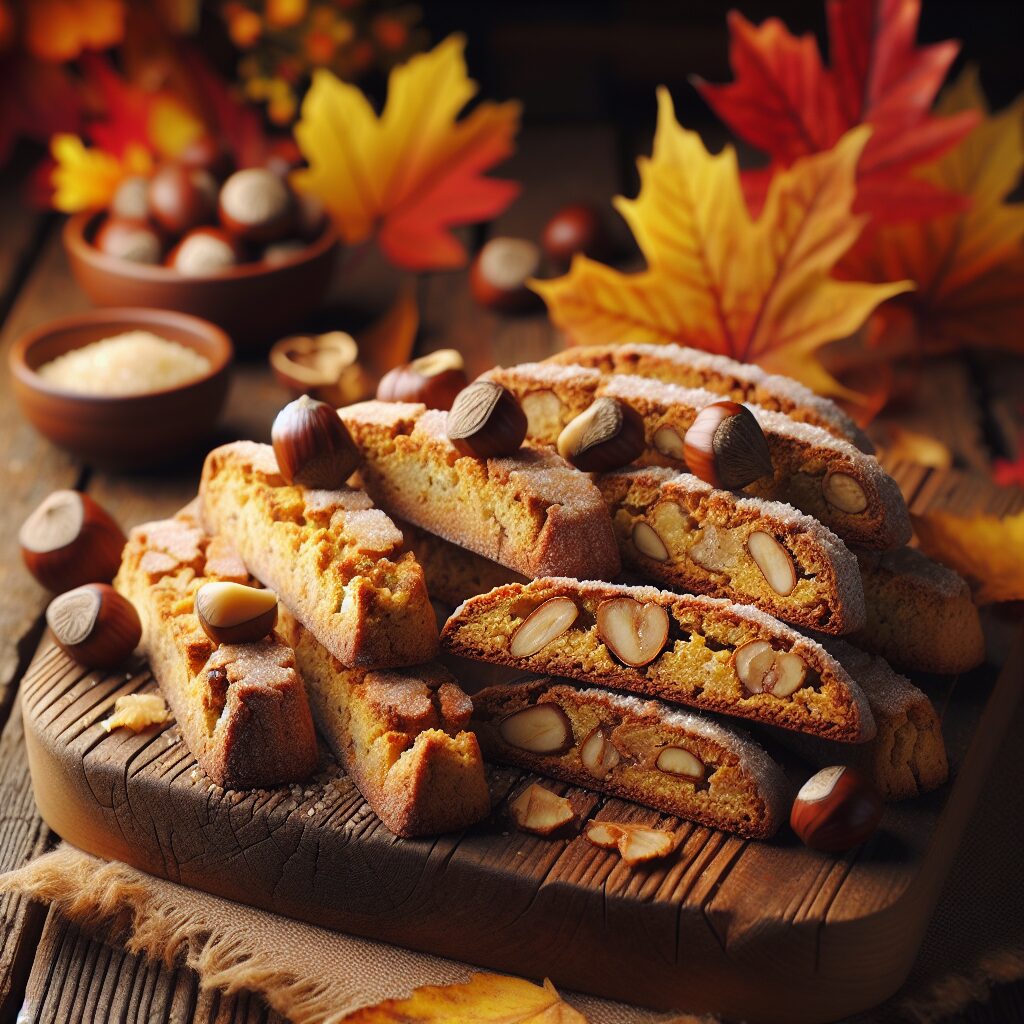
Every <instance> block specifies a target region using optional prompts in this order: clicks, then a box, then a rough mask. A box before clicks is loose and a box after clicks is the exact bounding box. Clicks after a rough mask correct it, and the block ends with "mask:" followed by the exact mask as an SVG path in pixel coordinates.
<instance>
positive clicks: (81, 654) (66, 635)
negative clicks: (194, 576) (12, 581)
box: [46, 583, 142, 668]
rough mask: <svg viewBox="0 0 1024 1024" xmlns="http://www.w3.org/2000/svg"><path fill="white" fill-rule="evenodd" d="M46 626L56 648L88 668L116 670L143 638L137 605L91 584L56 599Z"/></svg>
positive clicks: (105, 587)
mask: <svg viewBox="0 0 1024 1024" xmlns="http://www.w3.org/2000/svg"><path fill="white" fill-rule="evenodd" d="M46 624H47V625H48V626H49V627H50V630H51V631H52V632H53V636H54V639H55V640H56V641H57V646H58V647H60V649H61V650H62V651H64V653H65V654H67V655H68V656H69V657H71V658H73V659H74V660H75V661H77V662H78V663H79V664H80V665H83V666H85V667H86V668H113V667H114V666H115V665H118V664H120V663H121V662H122V661H124V660H125V658H127V657H128V656H129V655H130V654H131V653H132V651H134V650H135V648H136V647H137V646H138V643H139V640H140V639H141V638H142V624H141V623H140V622H139V616H138V613H137V612H136V611H135V607H134V605H132V603H131V602H130V601H129V600H128V599H127V598H125V597H122V596H121V595H120V594H119V593H118V592H117V591H116V590H114V588H113V587H111V586H110V585H109V584H107V583H88V584H86V585H85V586H84V587H78V588H76V589H75V590H69V591H67V592H66V593H64V594H61V595H60V596H59V597H55V598H54V599H53V600H52V601H51V602H50V605H49V607H48V608H47V609H46Z"/></svg>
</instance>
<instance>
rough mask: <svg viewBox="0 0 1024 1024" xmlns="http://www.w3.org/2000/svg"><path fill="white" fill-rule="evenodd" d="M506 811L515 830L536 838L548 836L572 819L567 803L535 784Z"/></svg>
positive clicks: (560, 797) (570, 809)
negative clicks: (514, 824)
mask: <svg viewBox="0 0 1024 1024" xmlns="http://www.w3.org/2000/svg"><path fill="white" fill-rule="evenodd" d="M508 809H509V811H510V813H511V815H512V820H513V821H514V822H515V823H516V828H518V829H519V830H520V831H521V832H533V833H534V834H535V835H538V836H549V835H551V833H552V832H557V831H558V829H560V828H562V827H563V826H564V825H568V824H569V822H570V821H572V819H573V810H572V805H571V804H570V803H569V801H568V800H566V798H565V797H564V796H559V795H558V794H557V793H552V792H551V790H550V789H546V788H545V787H544V786H542V785H540V784H539V783H537V782H534V783H533V784H532V785H530V786H528V787H527V788H526V789H524V790H523V792H522V793H520V794H519V796H517V797H516V798H515V800H513V801H512V802H511V803H510V804H509V805H508Z"/></svg>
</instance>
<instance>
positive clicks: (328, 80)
mask: <svg viewBox="0 0 1024 1024" xmlns="http://www.w3.org/2000/svg"><path fill="white" fill-rule="evenodd" d="M464 45H465V40H464V39H463V38H462V37H461V36H458V35H454V36H449V37H448V38H447V39H446V40H444V41H443V42H442V43H440V44H439V45H438V46H437V47H436V48H435V49H434V50H432V51H430V52H429V53H424V54H418V55H417V56H415V57H413V58H412V59H411V60H410V61H409V62H408V63H406V64H403V65H401V66H399V67H396V68H395V69H394V70H393V71H392V72H391V75H390V77H389V79H388V96H387V102H386V104H385V106H384V110H383V113H382V114H381V115H380V116H379V117H378V116H377V114H376V113H375V112H374V110H373V108H372V107H371V106H370V103H369V101H368V100H367V99H366V97H365V96H364V95H363V93H362V92H361V91H360V90H359V89H358V88H357V87H356V86H354V85H349V84H347V83H345V82H342V81H341V80H340V79H338V78H337V77H335V76H334V75H333V74H331V73H330V72H329V71H326V70H324V69H320V70H318V71H316V72H314V75H313V84H312V86H311V87H310V89H309V92H308V93H307V94H306V97H305V99H304V100H303V103H302V112H301V119H300V121H299V123H298V124H297V125H296V127H295V138H296V140H297V141H298V143H299V147H300V149H301V150H302V153H303V155H304V156H305V158H306V160H307V162H308V164H309V166H308V167H307V168H303V169H301V170H299V171H296V172H295V176H294V178H295V183H296V186H297V187H298V188H300V189H301V190H302V191H305V192H308V193H311V194H312V195H315V196H317V197H318V198H319V199H321V200H322V201H323V203H324V205H325V206H326V208H327V209H328V211H329V212H330V214H331V216H332V217H333V219H334V221H335V223H336V224H337V227H338V231H339V233H340V235H341V237H342V238H343V239H344V240H345V242H347V243H348V244H349V245H356V244H358V243H360V242H363V241H365V240H366V239H367V238H369V237H370V236H371V235H372V234H373V233H374V232H375V231H376V232H377V239H378V244H379V245H380V248H381V250H382V251H383V252H384V254H385V255H386V256H387V257H388V259H389V260H390V261H391V262H392V263H395V264H397V265H398V266H402V267H406V268H408V269H410V270H427V269H438V268H442V267H457V266H461V265H462V264H464V263H465V262H466V250H465V248H464V247H463V245H462V243H461V242H460V241H458V240H457V239H456V238H455V237H454V235H452V234H451V232H450V229H451V228H452V227H453V226H455V225H458V224H468V223H472V222H474V221H480V220H487V219H489V218H491V217H494V216H496V215H497V214H498V213H500V212H501V211H502V210H503V209H504V208H505V207H506V206H507V205H508V204H509V203H510V202H511V201H512V199H513V198H514V197H515V196H516V194H517V192H518V190H519V187H518V185H516V184H515V183H514V182H511V181H502V180H498V179H494V178H485V177H483V176H482V175H483V172H484V171H486V170H488V169H489V168H491V167H492V166H493V165H494V164H496V163H498V162H499V161H501V160H504V159H505V158H506V157H507V156H509V155H510V153H511V152H512V148H513V138H514V136H515V133H516V131H517V129H518V126H519V104H518V103H500V104H496V103H481V104H479V105H478V106H477V107H476V108H475V109H474V110H473V111H472V113H470V114H469V115H468V116H467V117H465V118H463V119H462V120H461V121H456V118H457V117H458V115H459V112H460V111H461V110H462V108H463V107H465V105H466V104H467V103H468V102H469V100H470V99H472V97H473V96H474V94H475V93H476V84H475V83H474V82H473V81H472V80H471V79H469V78H468V77H467V75H466V64H465V59H464V58H463V53H462V51H463V47H464Z"/></svg>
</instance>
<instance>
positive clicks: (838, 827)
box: [789, 765, 884, 853]
mask: <svg viewBox="0 0 1024 1024" xmlns="http://www.w3.org/2000/svg"><path fill="white" fill-rule="evenodd" d="M883 810H884V804H883V802H882V798H881V796H880V795H879V793H878V791H877V790H876V789H875V787H874V786H872V785H871V783H870V782H868V780H867V779H865V778H864V777H863V776H862V775H861V774H860V773H859V772H857V771H854V769H853V768H848V767H846V766H845V765H833V766H832V767H830V768H822V770H821V771H820V772H818V773H817V774H816V775H812V776H811V777H810V778H809V779H808V780H807V781H806V782H805V783H804V784H803V786H802V787H801V789H800V791H799V792H798V793H797V795H796V799H795V800H794V801H793V807H792V809H791V810H790V814H789V823H790V825H792V827H793V831H794V832H795V833H796V834H797V835H798V836H799V837H800V839H801V841H802V842H803V843H804V845H805V846H809V847H810V848H811V849H812V850H822V851H825V852H827V853H840V852H842V851H843V850H849V849H851V848H852V847H854V846H857V845H859V844H860V843H863V842H864V840H865V839H867V838H868V837H869V836H871V835H872V834H873V833H874V832H875V830H876V829H877V828H878V823H879V821H881V819H882V811H883Z"/></svg>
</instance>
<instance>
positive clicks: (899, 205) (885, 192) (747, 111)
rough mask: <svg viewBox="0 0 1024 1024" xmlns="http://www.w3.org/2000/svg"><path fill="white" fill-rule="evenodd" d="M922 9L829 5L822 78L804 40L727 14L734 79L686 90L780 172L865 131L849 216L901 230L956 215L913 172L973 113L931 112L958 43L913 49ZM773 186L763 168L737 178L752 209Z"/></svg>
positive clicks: (943, 196)
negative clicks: (900, 223)
mask: <svg viewBox="0 0 1024 1024" xmlns="http://www.w3.org/2000/svg"><path fill="white" fill-rule="evenodd" d="M920 7H921V5H920V0H831V2H830V3H829V4H828V5H827V10H828V29H829V42H830V48H831V56H832V67H831V68H828V67H825V66H824V64H823V62H822V59H821V53H820V51H819V50H818V44H817V42H816V41H815V39H814V37H813V36H812V35H809V34H808V35H804V36H800V37H799V38H798V37H796V36H793V35H792V34H791V33H790V32H789V30H788V29H787V28H786V26H785V25H784V24H783V23H782V22H781V21H779V20H778V19H777V18H769V19H768V20H767V21H765V22H764V24H762V25H760V26H756V25H753V24H751V23H750V22H749V21H747V20H746V19H745V18H744V17H743V15H741V14H740V13H739V12H738V11H732V12H731V13H730V14H729V31H730V39H731V45H730V53H729V58H730V63H731V65H732V69H733V72H734V74H735V76H736V77H735V80H734V81H733V82H729V83H726V84H724V85H711V84H709V83H707V82H703V81H701V80H699V79H697V80H695V81H694V84H695V85H696V87H697V89H698V90H699V91H700V93H701V95H702V96H703V97H704V99H705V100H706V101H707V102H708V104H709V105H710V106H711V108H712V109H713V110H714V111H715V113H716V114H718V116H719V117H720V118H721V119H722V120H723V121H724V122H725V123H726V124H727V125H728V126H729V127H730V128H731V129H732V130H733V131H734V132H735V133H736V134H737V135H738V136H739V137H740V138H742V139H744V140H746V141H747V142H749V143H751V144H752V145H754V146H756V147H757V148H758V149H761V150H763V151H764V152H765V153H767V154H768V155H769V156H770V157H771V159H772V162H773V164H776V165H778V166H781V167H788V166H790V165H791V164H792V163H793V162H794V161H796V160H798V159H800V158H801V157H803V156H807V155H808V154H811V153H820V152H824V151H826V150H829V149H831V148H832V147H833V146H834V145H835V144H836V143H837V142H838V141H839V139H840V138H841V137H842V135H843V134H844V133H845V132H847V131H848V130H849V129H851V128H852V127H854V126H855V125H858V124H868V125H870V126H871V128H872V134H871V139H870V141H869V142H868V144H867V146H866V147H865V149H864V154H863V157H862V159H861V161H860V164H859V166H858V171H857V179H858V181H857V184H858V190H857V201H856V204H855V206H854V212H856V213H870V214H871V215H872V216H873V217H874V218H875V219H876V220H906V219H913V218H922V217H931V216H934V215H936V214H938V213H945V212H949V211H950V210H955V209H959V208H961V207H962V205H963V202H962V199H961V198H960V196H959V195H958V194H957V193H956V191H955V190H952V189H948V188H944V187H943V186H941V185H940V184H936V183H934V182H922V181H921V180H919V179H917V178H915V177H914V176H913V175H912V173H911V172H912V171H913V170H914V168H916V167H918V166H920V165H921V164H924V163H927V162H928V161H930V160H933V159H935V157H937V156H940V155H941V154H942V153H944V152H946V151H947V150H948V149H949V148H950V147H952V146H954V145H956V143H957V142H959V141H960V140H961V139H963V138H964V136H965V135H966V134H967V133H968V132H969V131H970V130H971V129H972V128H973V127H974V125H975V124H976V123H977V120H978V118H977V114H976V113H974V112H972V111H959V112H956V113H951V114H949V115H948V116H944V117H936V116H933V114H932V113H931V106H932V103H933V101H934V99H935V96H936V94H937V93H938V91H939V88H940V87H941V86H942V82H943V80H944V78H945V76H946V72H947V71H948V70H949V66H950V64H952V62H953V60H954V58H955V57H956V55H957V52H958V50H959V44H958V43H955V42H944V43H936V44H934V45H931V46H923V47H919V46H917V45H916V44H915V41H914V39H915V36H916V34H917V23H918V19H919V17H920ZM770 176H771V170H770V169H769V171H768V172H767V173H764V172H762V173H755V174H751V175H749V176H748V177H745V182H744V183H745V186H746V187H747V194H748V199H749V200H751V203H752V206H753V207H754V208H755V209H758V208H759V206H760V201H761V198H762V197H763V195H764V190H765V188H766V185H767V181H768V180H769V178H770Z"/></svg>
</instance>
